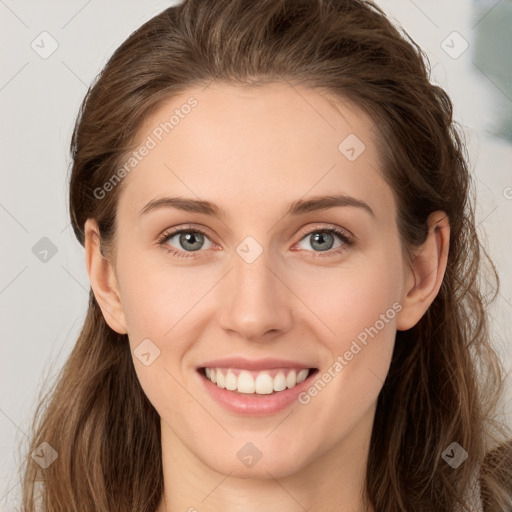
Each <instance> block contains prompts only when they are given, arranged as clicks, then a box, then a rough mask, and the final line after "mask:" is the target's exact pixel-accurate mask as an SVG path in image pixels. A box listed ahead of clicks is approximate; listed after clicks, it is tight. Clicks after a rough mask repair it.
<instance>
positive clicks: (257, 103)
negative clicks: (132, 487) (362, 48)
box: [85, 82, 449, 512]
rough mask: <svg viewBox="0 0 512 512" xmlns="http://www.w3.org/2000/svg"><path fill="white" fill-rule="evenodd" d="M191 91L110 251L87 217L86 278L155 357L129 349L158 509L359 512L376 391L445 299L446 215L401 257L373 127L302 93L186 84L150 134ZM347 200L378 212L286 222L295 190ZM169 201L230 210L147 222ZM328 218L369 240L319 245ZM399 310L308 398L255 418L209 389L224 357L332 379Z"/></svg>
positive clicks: (346, 109) (127, 185)
mask: <svg viewBox="0 0 512 512" xmlns="http://www.w3.org/2000/svg"><path fill="white" fill-rule="evenodd" d="M190 96H194V98H196V99H197V101H198V105H197V107H196V108H195V109H193V110H192V111H191V112H190V114H188V115H187V116H185V117H184V119H181V120H180V123H179V125H178V126H176V127H175V128H174V130H173V131H172V133H170V134H169V135H167V136H165V137H164V138H163V140H162V141H161V142H160V143H159V144H158V145H157V147H156V148H154V149H152V150H151V151H150V152H149V154H148V155H147V156H146V157H144V159H143V160H142V161H141V162H140V163H139V164H138V165H137V166H136V168H135V169H134V170H133V171H132V172H131V173H130V174H129V175H127V177H126V178H124V182H123V184H122V186H123V190H122V193H121V195H120V199H119V204H118V211H117V219H118V229H117V233H116V234H117V237H116V240H115V246H114V253H113V254H112V256H111V257H110V258H104V257H102V256H101V254H100V252H99V248H98V240H99V237H98V228H97V225H96V222H95V221H94V220H93V219H89V220H88V221H87V223H86V226H85V227H86V263H87V270H88V273H89V277H90V282H91V286H92V288H93V290H94V293H95V296H96V298H97V300H98V303H99V304H100V306H101V308H102V311H103V314H104V316H105V319H106V321H107V322H108V324H109V325H110V327H111V328H112V329H114V330H116V331H117V332H120V333H127V334H128V337H129V341H130V346H131V349H132V352H133V350H134V349H135V348H136V347H137V346H138V345H139V344H140V343H141V342H142V340H144V339H147V338H149V339H150V340H151V341H152V342H153V343H154V344H155V345H156V346H157V347H158V348H159V350H160V355H159V357H158V358H156V359H155V360H154V362H153V363H152V364H150V365H149V366H145V365H144V364H142V363H141V362H140V361H139V359H138V358H137V357H134V359H133V361H134V366H135V369H136V372H137V376H138V378H139V380H140V383H141V386H142V388H143V390H144V392H145V393H146V395H147V397H148V399H149V400H150V401H151V402H152V404H153V405H154V407H155V408H156V410H157V411H158V413H159V415H160V417H161V427H162V453H163V471H164V486H165V490H164V499H163V500H162V502H161V505H160V507H159V509H158V512H164V511H170V510H172V511H175V510H177V511H187V510H189V511H193V510H198V511H201V512H210V511H218V510H223V511H225V512H232V511H241V510H243V511H244V512H256V511H260V512H261V511H273V510H280V511H282V512H292V511H299V510H303V509H307V510H308V511H311V512H313V511H322V512H326V511H327V512H329V511H336V512H339V511H340V510H343V511H344V512H356V511H363V510H365V509H364V508H363V505H362V500H361V496H362V494H363V484H364V474H365V471H366V463H367V456H368V448H369V440H370V435H371V431H372V425H373V420H374V415H375V407H376V402H377V398H378V395H379V392H380V390H381V388H382V385H383V382H384V379H385V377H386V375H387V372H388V370H389V365H390V361H391V355H392V351H393V346H394V341H395V335H396V331H397V330H400V329H409V328H410V327H412V326H413V325H414V324H416V323H417V322H418V320H419V319H420V318H421V316H422V315H423V314H424V312H425V311H426V310H427V308H428V307H429V305H430V304H431V303H432V301H433V300H434V298H435V296H436V295H437V293H438V291H439V288H440V285H441V282H442V278H443V275H444V272H445V269H446V261H447V255H448V241H449V223H448V220H447V218H446V215H445V214H444V213H443V212H435V213H433V214H432V215H431V216H430V217H429V219H428V224H429V227H430V229H429V235H428V238H427V240H426V242H425V243H424V245H423V246H422V247H420V248H418V249H417V250H416V251H415V259H414V261H413V263H412V264H408V263H407V262H406V261H404V259H403V257H402V251H401V246H400V240H399V234H398V230H397V226H396V221H395V218H396V204H395V201H394V198H393V194H392V190H391V189H390V187H389V186H388V185H387V184H386V182H385V181H384V179H383V178H382V169H381V166H380V158H379V155H378V153H377V149H376V144H375V137H376V133H375V131H374V125H373V122H372V120H371V119H370V118H369V117H368V116H367V115H365V114H364V113H363V112H362V111H360V110H359V109H358V108H356V107H355V106H354V105H353V104H351V103H350V102H348V101H340V100H339V99H338V100H337V103H336V105H333V104H332V102H329V101H328V98H327V96H326V94H325V93H324V94H322V93H320V92H318V91H316V90H312V89H308V88H305V87H299V86H294V87H291V86H290V85H289V84H287V83H274V84H267V85H265V86H263V87H260V88H254V87H246V88H241V87H239V86H233V85H229V84H225V83H216V82H214V83H212V84H210V85H209V86H208V87H207V88H205V89H203V88H200V87H197V88H191V89H189V90H187V91H186V92H185V93H183V94H181V95H180V96H176V97H174V98H172V99H170V100H169V101H167V103H166V104H165V105H163V106H162V107H161V108H160V109H159V110H158V111H156V112H155V113H154V114H153V115H152V116H151V117H150V118H149V119H148V120H147V122H146V123H145V124H144V125H143V126H142V128H141V130H140V132H139V140H141V141H143V140H144V139H145V138H146V137H147V136H148V134H151V131H152V130H153V129H154V128H155V126H157V125H158V124H159V123H160V122H162V121H164V120H166V119H168V118H169V117H170V116H171V115H172V114H173V111H174V110H175V109H176V108H179V107H180V105H183V104H184V103H185V102H186V101H187V99H188V98H190ZM331 99H332V98H331ZM349 134H355V135H356V136H357V137H358V138H359V139H360V140H361V141H363V142H364V144H365V146H366V149H365V150H364V152H363V153H361V154H360V156H359V157H358V158H357V159H355V160H354V161H349V160H348V159H347V158H346V157H345V156H344V154H342V153H341V152H340V151H339V149H338V146H339V144H340V143H341V142H342V141H343V140H344V139H345V138H346V137H347V136H348V135H349ZM335 193H336V194H348V195H350V196H353V197H355V198H357V199H359V200H361V201H364V202H365V203H367V204H368V205H369V206H370V207H371V209H372V210H373V212H374V216H372V215H371V214H369V213H368V212H367V211H366V210H365V209H364V208H359V207H354V206H343V207H334V208H328V209H324V210H320V211H313V212H309V213H304V214H301V215H297V216H285V213H286V211H287V209H288V206H289V204H290V203H291V202H293V201H295V200H298V199H301V198H310V197H313V196H321V195H330V194H335ZM164 196H182V197H187V198H192V199H198V198H200V199H203V200H208V201H211V202H213V203H215V204H217V205H218V206H219V207H221V208H222V209H223V210H225V212H226V213H225V217H223V218H222V219H218V218H215V217H212V216H209V215H206V214H203V213H195V212H184V211H180V210H177V209H172V208H161V209H158V210H153V211H152V212H150V213H147V214H146V215H142V216H141V215H140V214H139V212H140V210H141V209H142V208H143V207H144V206H145V205H146V204H147V203H148V202H149V201H151V200H153V199H155V198H161V197H164ZM182 226H183V228H187V229H191V230H193V228H194V227H199V228H202V229H204V230H206V231H207V238H205V239H204V243H203V246H202V248H201V249H199V251H191V250H190V245H185V246H183V245H180V240H179V235H177V236H175V237H174V238H172V239H171V240H168V241H167V242H166V245H167V247H169V246H171V247H172V248H174V249H175V250H177V251H178V252H181V253H184V254H188V255H189V256H190V255H192V256H191V257H189V258H178V257H177V256H175V255H172V254H170V253H169V252H168V251H166V250H165V248H164V246H162V245H159V243H158V238H159V235H161V234H162V233H164V232H165V231H166V230H167V231H168V230H169V228H174V227H182ZM331 227H339V228H341V229H343V230H345V231H348V232H349V233H350V234H352V235H353V237H354V238H355V239H356V243H355V244H354V245H353V246H347V245H345V243H344V242H343V241H342V240H340V239H338V238H337V236H336V235H333V238H332V239H328V240H327V241H326V242H325V244H326V247H332V248H331V249H330V250H328V251H321V250H318V248H315V247H317V246H315V244H314V243H313V237H312V236H311V233H317V232H318V231H322V229H326V228H331ZM434 228H436V229H434ZM247 236H251V237H253V238H254V239H255V240H256V241H257V242H258V244H259V245H260V246H261V248H262V249H263V252H262V254H261V255H260V256H259V257H258V258H257V259H256V260H255V261H254V262H252V263H247V262H246V261H245V260H244V259H243V258H241V257H240V256H239V255H238V254H237V252H236V248H237V246H238V245H239V244H240V243H241V242H242V240H244V239H245V237H247ZM329 243H330V244H331V245H330V246H329ZM199 244H200V242H199ZM340 247H344V250H343V251H342V252H341V253H336V252H335V251H336V250H337V249H339V248H340ZM187 249H188V252H187ZM393 304H399V305H400V306H401V310H400V312H399V313H397V314H396V315H395V316H394V318H392V319H391V320H389V321H388V322H387V323H385V326H384V328H382V329H381V330H379V332H378V334H377V335H376V336H375V337H373V338H370V339H369V341H368V344H367V345H366V346H364V348H363V349H362V350H361V351H360V352H359V353H358V354H357V355H355V356H354V357H353V359H352V360H351V361H349V362H348V364H347V365H346V366H345V367H344V368H343V370H342V371H341V372H339V373H338V374H337V375H336V377H335V378H333V379H332V380H331V381H330V382H329V383H328V385H326V386H325V388H324V389H323V390H322V391H321V392H320V393H318V394H317V395H316V396H315V397H314V398H312V399H311V401H310V402H309V403H308V404H306V405H301V404H299V403H294V404H292V406H290V407H287V408H286V409H285V410H284V411H281V412H279V413H276V414H272V415H269V416H267V417H244V416H241V415H237V414H235V413H232V412H228V411H226V410H225V409H224V408H223V407H222V406H220V405H219V404H217V403H216V402H214V401H213V400H212V399H211V398H210V397H209V396H208V395H206V393H205V392H204V390H203V386H202V384H203V383H202V382H201V380H200V379H201V377H200V376H199V375H198V373H197V371H196V368H197V367H198V366H201V363H203V362H205V361H207V360H211V359H214V358H220V357H227V356H243V357H246V358H248V359H260V358H263V357H276V358H284V359H291V360H295V361H299V362H303V363H307V364H308V366H310V367H316V368H319V369H320V372H324V371H327V370H328V368H329V367H332V365H333V362H334V358H335V357H336V356H337V355H340V354H341V355H343V354H344V353H345V352H346V351H347V350H348V349H349V348H350V345H351V342H352V341H353V340H354V339H356V337H357V335H358V334H359V333H361V332H362V331H364V329H365V328H367V327H370V326H373V325H375V323H376V321H377V320H378V319H379V318H380V315H381V314H385V313H386V311H387V310H389V309H390V308H392V305H393ZM248 442H251V443H253V444H254V445H255V446H256V447H257V449H258V450H259V451H260V452H261V454H262V457H261V459H260V460H259V461H258V462H257V463H256V464H255V465H254V466H253V467H251V468H248V467H246V466H245V465H244V464H243V463H242V462H241V461H240V460H239V459H238V457H237V452H238V451H239V450H240V449H241V448H242V447H243V446H244V445H245V444H246V443H248Z"/></svg>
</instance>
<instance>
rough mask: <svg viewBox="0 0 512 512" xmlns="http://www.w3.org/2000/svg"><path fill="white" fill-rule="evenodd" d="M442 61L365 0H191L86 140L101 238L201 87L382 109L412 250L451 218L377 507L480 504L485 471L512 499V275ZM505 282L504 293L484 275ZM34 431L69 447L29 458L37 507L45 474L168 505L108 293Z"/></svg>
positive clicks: (98, 97)
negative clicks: (508, 355) (298, 89)
mask: <svg viewBox="0 0 512 512" xmlns="http://www.w3.org/2000/svg"><path fill="white" fill-rule="evenodd" d="M429 75H430V68H429V64H428V59H427V58H426V56H425V54H424V53H423V52H422V50H421V49H420V48H419V47H418V46H417V45H416V44H415V43H414V42H413V41H412V40H411V39H410V38H409V36H408V35H407V34H406V33H405V32H404V31H402V30H400V29H397V28H395V27H394V26H393V24H392V23H390V21H389V20H388V19H387V18H386V16H385V15H384V13H383V12H382V11H381V10H380V9H379V8H378V7H377V6H376V5H374V4H372V3H370V2H367V1H363V0H259V1H254V0H215V1H209V0H186V1H185V2H184V3H182V4H180V5H178V6H175V7H170V8H168V9H166V10H165V11H163V12H162V13H160V14H159V15H157V16H155V17H154V18H152V19H151V20H149V21H148V22H146V23H145V24H144V25H143V26H141V27H140V28H139V29H138V30H136V31H135V32H133V33H132V34H131V35H130V37H129V38H128V39H127V40H126V41H125V42H124V43H123V44H122V45H121V46H120V47H119V48H118V49H117V50H116V51H115V53H114V54H113V55H112V57H111V58H110V60H109V61H108V63H107V64H106V66H105V67H104V69H103V70H102V71H101V73H100V74H99V76H98V77H97V79H96V81H95V83H94V84H93V85H92V86H91V87H90V88H89V90H88V92H87V95H86V97H85V99H84V101H83V103H82V105H81V108H80V112H79V115H78V119H77V122H76V126H75V129H74V133H73V138H72V143H71V153H72V172H71V178H70V197H69V200H70V215H71V221H72V226H73V229H74V232H75V234H76V237H77V238H78V240H79V242H80V243H81V244H82V245H83V244H84V223H85V221H86V219H88V218H94V219H96V220H97V222H98V225H99V228H100V232H101V238H102V244H103V247H104V248H108V247H109V244H110V245H111V244H112V242H113V240H114V235H115V231H116V222H115V221H116V205H117V201H118V197H119V193H120V191H121V190H122V187H123V182H121V183H120V184H119V186H116V187H114V188H113V190H111V191H110V192H109V193H108V194H106V195H105V196H104V197H101V199H99V198H98V197H97V196H98V194H95V191H97V190H98V189H101V187H103V185H104V184H105V183H106V182H107V181H108V180H109V179H110V178H111V177H112V176H113V175H114V174H115V172H116V170H118V169H119V168H120V166H122V163H123V162H124V159H125V156H126V155H127V154H128V152H129V151H133V149H134V148H135V147H136V144H137V143H138V142H140V141H137V140H136V134H137V133H138V129H139V128H140V127H141V125H142V123H143V121H144V120H145V119H147V117H148V116H149V115H150V114H151V113H152V112H153V111H154V110H155V109H156V108H157V107H158V106H160V105H161V104H162V102H163V101H168V100H169V98H171V97H172V96H173V95H175V94H178V93H182V92H183V91H185V90H186V89H187V88H189V87H191V86H194V85H198V84H205V85H206V84H208V83H209V82H210V81H211V80H220V81H225V82H228V83H231V84H239V85H251V84H253V85H254V84H265V83H270V82H276V81H281V82H283V81H285V82H287V83H289V84H290V85H292V84H301V85H305V86H308V87H311V88H317V89H318V90H324V91H328V92H329V93H330V94H332V95H333V97H339V98H348V99H349V100H351V101H353V102H354V103H355V104H357V105H358V106H360V107H362V108H363V109H364V110H365V111H366V112H367V113H368V114H369V115H370V117H371V118H372V119H373V121H374V122H375V126H376V132H377V134H378V137H377V138H378V139H379V140H380V141H381V143H380V145H379V148H380V152H381V158H382V161H383V163H384V168H385V178H386V180H387V182H388V183H389V185H390V187H391V188H392V190H393V193H394V196H395V199H396V204H397V208H398V215H397V223H398V227H399V232H400V236H401V241H402V245H403V248H404V254H406V253H409V252H410V250H411V249H413V248H414V247H416V246H418V245H419V244H421V243H422V242H423V241H424V240H425V237H426V234H427V224H426V221H427V217H428V215H429V214H430V213H431V212H433V211H436V210H442V211H444V212H446V214H447V215H448V218H449V221H450V227H451V235H450V253H449V258H448V266H447V270H446V274H445V277H444V280H443V283H442V286H441V289H440V291H439V294H438V296H437V297H436V298H435V300H434V302H433V303H432V305H431V306H430V308H429V309H428V310H427V312H426V313H425V315H424V316H423V317H422V318H421V320H420V321H419V322H418V323H417V325H415V326H414V327H413V328H411V329H409V330H407V331H399V332H397V335H396V343H395V348H394V353H393V358H392V362H391V367H390V370H389V374H388V376H387V378H386V381H385V383H384V385H383V388H382V391H381V393H380V395H379V398H378V404H377V410H376V415H375V421H374V428H373V432H372V437H371V445H370V454H369V460H368V467H367V474H366V492H367V498H368V501H369V502H370V503H371V504H372V505H373V507H374V508H375V510H377V511H379V512H396V511H404V512H410V511H411V510H415V511H416V512H432V511H434V510H435V511H436V512H441V511H446V512H448V511H450V512H452V511H454V510H464V511H465V510H472V506H474V505H475V503H474V499H475V498H474V497H472V496H471V493H472V491H473V490H474V488H475V484H476V483H480V486H481V490H482V498H483V501H484V510H486V511H502V512H504V511H506V510H509V511H510V510H511V509H512V482H511V477H510V471H511V467H512V456H511V453H512V446H511V441H510V440H509V441H508V442H505V441H506V439H509V437H507V436H509V434H510V433H509V431H508V430H507V429H506V428H505V424H502V423H500V422H499V421H498V420H497V416H496V411H497V410H498V407H497V405H498V403H499V398H500V396H501V392H502V387H503V384H504V382H505V381H504V377H503V368H502V366H501V363H500V361H499V359H498V357H497V354H496V353H495V351H494V349H493V348H492V345H491V342H490V335H489V330H488V320H487V316H486V308H487V305H488V303H489V302H490V301H492V300H494V298H495V296H496V293H497V289H498V284H499V281H498V276H497V273H496V269H495V268H494V266H493V265H492V262H491V261H490V260H489V259H488V257H487V254H486V253H485V250H484V249H483V248H482V246H481V245H480V243H479V239H478V235H477V230H476V224H475V216H474V195H473V188H472V187H473V183H472V181H471V175H470V173H469V169H468V164H467V155H466V151H465V145H464V141H463V138H462V132H461V130H460V128H458V127H457V125H456V124H455V123H454V121H453V119H452V103H451V101H450V99H449V98H448V96H447V94H446V93H445V91H444V90H443V89H441V88H440V87H438V86H436V85H433V84H431V83H430V80H429ZM484 263H486V265H483V264H484ZM489 280H491V281H494V283H495V284H494V294H493V293H492V290H490V291H489V290H488V289H487V288H484V287H483V285H482V283H484V282H486V281H489ZM43 404H44V407H43ZM32 428H33V436H32V438H31V444H30V452H32V450H34V449H36V447H38V446H39V445H40V444H41V443H42V442H47V443H49V444H50V445H51V446H52V447H53V448H54V449H55V450H56V452H57V453H58V458H57V459H56V460H55V461H54V462H53V463H52V464H51V465H50V466H48V467H47V468H46V469H41V468H40V467H39V466H38V465H37V464H36V462H35V461H34V460H33V459H32V458H31V457H30V456H27V458H26V467H25V468H24V478H23V510H24V511H26V512H32V511H33V510H34V502H33V493H34V486H35V482H36V481H37V480H42V484H43V489H44V492H43V494H42V503H43V504H44V506H45V510H46V512H57V511H66V512H71V511H73V512H83V511H93V510H94V511H97V512H112V511H123V512H124V511H137V512H139V511H147V512H154V511H155V510H156V508H157V506H158V504H159V503H160V501H161V499H162V493H163V473H162V464H161V446H160V423H159V416H158V414H157V412H156V411H155V409H154V408H153V407H152V405H151V404H150V402H149V401H148V399H147V398H146V396H145V394H144V392H143V390H142V389H141V387H140V385H139V382H138V379H137V376H136V373H135V370H134V366H133V361H132V356H131V353H130V349H129V344H128V339H127V337H126V335H119V334H117V333H116V332H114V331H113V330H111V329H110V328H109V327H108V326H107V324H106V322H105V320H104V318H103V316H102V314H101V311H100V308H99V306H98V304H97V302H96V299H95V297H94V294H93V293H92V291H91V292H90V298H89V308H88V312H87V317H86V320H85V324H84V326H83V329H82V331H81V333H80V335H79V338H78V340H77V343H76V346H75V347H74V349H73V351H72V353H71V356H70V357H69V359H68V361H67V362H66V364H65V366H64V368H63V369H62V373H61V374H60V376H59V379H58V381H57V383H56V386H55V389H53V390H52V391H51V392H50V393H48V395H47V396H46V397H45V399H44V400H43V401H42V402H41V405H40V407H39V408H38V409H37V411H36V414H35V417H34V422H33V426H32ZM453 442H457V443H458V444H459V445H460V446H461V447H462V448H463V449H464V450H465V451H466V452H467V453H468V458H467V460H466V461H465V462H464V463H463V464H461V465H460V466H459V467H458V468H457V469H454V468H452V467H451V466H450V465H449V464H447V463H446V462H445V460H444V459H443V456H442V455H443V451H444V450H445V449H446V448H447V447H449V446H450V445H451V443H453ZM486 454H487V457H486Z"/></svg>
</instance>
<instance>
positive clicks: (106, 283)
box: [85, 219, 128, 334]
mask: <svg viewBox="0 0 512 512" xmlns="http://www.w3.org/2000/svg"><path fill="white" fill-rule="evenodd" d="M99 233H100V232H99V228H98V224H97V222H96V220H95V219H87V220H86V222H85V264H86V266H87V273H88V274H89V281H90V283H91V288H92V290H93V292H94V296H95V297H96V301H97V302H98V304H99V306H100V308H101V312H102V313H103V317H104V318H105V321H106V322H107V324H108V326H109V327H110V328H111V329H112V330H114V331H116V332H117V333H119V334H127V332H128V331H127V329H126V320H125V316H124V312H123V308H122V305H121V299H120V293H119V284H118V282H117V278H116V275H115V272H114V267H113V265H112V263H111V262H110V261H109V260H108V259H107V258H106V257H105V256H103V254H102V253H101V250H100V234H99Z"/></svg>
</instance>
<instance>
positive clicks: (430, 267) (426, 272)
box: [397, 211, 450, 331]
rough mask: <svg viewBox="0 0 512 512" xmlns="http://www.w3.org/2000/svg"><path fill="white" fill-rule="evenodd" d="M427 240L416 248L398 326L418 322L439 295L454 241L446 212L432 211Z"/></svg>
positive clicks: (406, 327) (401, 328) (405, 283)
mask: <svg viewBox="0 0 512 512" xmlns="http://www.w3.org/2000/svg"><path fill="white" fill-rule="evenodd" d="M427 224H428V235H427V239H426V240H425V242H424V243H423V244H422V245H421V246H420V247H419V248H417V249H415V250H414V257H413V261H412V263H411V265H410V267H409V268H408V270H407V272H406V274H405V280H404V288H403V296H402V300H401V304H402V309H401V310H400V312H399V313H398V315H397V329H398V330H399V331H405V330H407V329H410V328H411V327H413V326H414V325H416V324H417V323H418V321H419V320H420V318H421V317H422V316H423V315H424V314H425V312H426V311H427V309H428V308H429V306H430V304H432V302H433V301H434V299H435V298H436V296H437V294H438V292H439V289H440V288H441V283H442V282H443V277H444V273H445V271H446V265H447V262H448V250H449V245H450V223H449V220H448V216H447V215H446V213H444V212H442V211H436V212H433V213H431V214H430V215H429V217H428V220H427Z"/></svg>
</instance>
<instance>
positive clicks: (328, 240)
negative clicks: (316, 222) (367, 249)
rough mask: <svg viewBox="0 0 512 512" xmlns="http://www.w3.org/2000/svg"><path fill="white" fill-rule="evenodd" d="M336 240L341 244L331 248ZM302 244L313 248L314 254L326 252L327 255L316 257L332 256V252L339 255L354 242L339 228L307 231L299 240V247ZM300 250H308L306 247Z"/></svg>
mask: <svg viewBox="0 0 512 512" xmlns="http://www.w3.org/2000/svg"><path fill="white" fill-rule="evenodd" d="M336 238H338V240H340V241H341V243H339V244H338V245H337V246H336V247H333V245H334V243H335V241H336ZM308 239H309V242H308ZM302 243H307V245H309V246H310V247H312V248H313V251H314V252H328V254H327V255H324V254H318V256H328V255H332V253H333V252H334V253H336V254H339V253H342V252H344V251H346V250H347V249H348V248H349V247H351V246H353V245H354V241H353V240H352V239H351V238H350V237H349V236H348V235H347V234H346V233H345V232H344V231H342V230H341V229H339V228H322V229H318V228H317V229H315V230H314V231H309V232H308V233H306V235H305V236H304V237H303V238H302V239H301V240H300V242H299V246H300V244H302ZM301 248H302V249H308V247H304V246H302V247H301Z"/></svg>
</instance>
